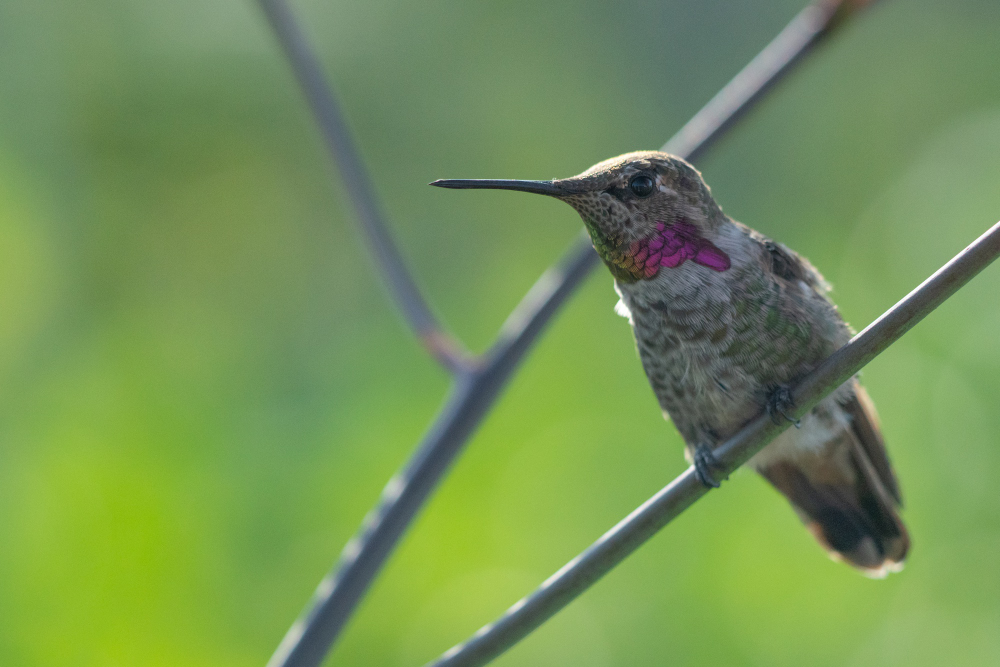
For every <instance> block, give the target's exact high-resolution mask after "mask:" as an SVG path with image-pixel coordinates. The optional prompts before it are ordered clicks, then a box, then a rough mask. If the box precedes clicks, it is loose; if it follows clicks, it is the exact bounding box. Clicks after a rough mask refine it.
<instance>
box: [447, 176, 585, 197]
mask: <svg viewBox="0 0 1000 667" xmlns="http://www.w3.org/2000/svg"><path fill="white" fill-rule="evenodd" d="M431 185H435V186H437V187H439V188H452V189H454V190H518V191H520V192H534V193H535V194H539V195H549V196H550V197H561V196H563V195H565V194H567V192H566V190H565V189H564V188H563V187H561V186H559V185H557V184H555V183H553V182H552V181H510V180H502V179H489V178H481V179H480V178H451V179H447V178H446V179H442V180H440V181H434V182H433V183H431Z"/></svg>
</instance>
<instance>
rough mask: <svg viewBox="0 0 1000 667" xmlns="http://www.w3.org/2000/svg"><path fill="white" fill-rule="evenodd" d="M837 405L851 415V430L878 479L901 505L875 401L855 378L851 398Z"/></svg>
mask: <svg viewBox="0 0 1000 667" xmlns="http://www.w3.org/2000/svg"><path fill="white" fill-rule="evenodd" d="M840 405H841V407H843V408H844V410H845V411H847V414H848V416H850V418H851V431H852V432H853V434H854V437H855V438H856V439H857V441H858V444H859V445H860V446H861V449H862V450H863V451H864V453H865V455H866V456H867V457H868V461H869V462H871V464H872V467H873V468H874V469H875V473H876V474H877V475H878V478H879V481H880V482H882V485H883V486H884V487H885V489H886V491H888V492H889V493H890V494H891V495H892V498H893V500H895V501H896V504H897V505H898V506H900V507H902V505H903V496H902V494H901V493H900V491H899V482H897V481H896V474H895V473H894V472H893V470H892V464H891V463H889V455H888V452H887V451H886V448H885V441H884V440H883V439H882V429H881V428H880V427H879V422H878V414H877V413H876V412H875V404H874V403H872V399H871V398H869V397H868V392H867V391H865V388H864V387H862V386H861V385H860V384H859V383H858V382H855V383H854V395H853V396H852V397H851V398H850V400H848V401H844V402H842V403H841V404H840Z"/></svg>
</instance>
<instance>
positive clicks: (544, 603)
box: [430, 222, 1000, 667]
mask: <svg viewBox="0 0 1000 667" xmlns="http://www.w3.org/2000/svg"><path fill="white" fill-rule="evenodd" d="M997 255H1000V222H998V223H997V224H995V225H993V227H991V228H990V229H989V230H988V231H987V232H986V233H985V234H983V235H982V236H980V237H979V238H978V239H976V241H975V242H973V243H972V245H970V246H969V247H967V248H966V249H965V250H963V251H962V252H960V253H959V254H958V255H956V256H955V258H954V259H952V260H951V261H950V262H948V263H947V264H945V265H944V266H943V267H942V268H941V269H939V270H938V271H937V272H936V273H935V274H934V275H932V276H931V277H930V278H928V279H927V280H925V281H924V282H923V283H922V284H921V285H920V286H919V287H917V288H916V289H915V290H913V291H912V292H910V293H909V294H908V295H907V296H906V297H905V298H904V299H903V300H902V301H900V302H899V303H897V304H896V305H895V306H893V307H892V308H890V309H889V310H888V311H886V313H885V314H883V315H882V316H881V317H880V318H878V319H877V320H875V321H874V322H872V323H871V324H870V325H868V327H867V328H866V329H865V330H864V331H862V332H861V333H859V334H858V335H857V336H855V337H854V338H853V339H851V341H850V342H849V343H847V345H845V346H844V347H842V348H840V349H839V350H837V351H836V352H834V353H833V354H832V355H831V356H830V357H829V358H827V359H826V361H824V362H823V363H821V364H820V365H819V366H818V367H817V368H816V369H815V370H813V371H812V372H811V373H810V374H809V375H808V376H807V377H806V378H805V379H804V380H803V381H802V382H800V383H799V384H798V385H797V386H796V387H795V388H794V389H793V390H792V397H793V400H794V402H795V405H796V406H797V407H796V409H795V410H794V413H793V414H792V415H790V416H792V417H802V416H804V415H805V414H806V413H807V412H809V410H811V409H812V408H813V407H814V406H815V405H816V404H817V403H819V402H820V401H821V400H822V399H823V398H825V397H826V396H827V394H829V393H830V392H832V391H833V390H834V389H836V388H837V387H839V386H840V385H841V384H843V383H844V382H846V381H847V380H849V379H850V378H851V377H852V376H853V375H854V374H856V373H857V372H858V371H859V370H861V368H862V367H864V366H865V365H866V364H867V363H868V362H870V361H871V360H872V359H874V358H875V357H876V356H878V355H879V354H881V353H882V352H883V351H884V350H885V349H886V348H888V347H889V346H890V345H892V344H893V343H894V342H896V341H897V340H899V339H900V338H901V337H902V336H903V334H905V333H906V332H907V331H909V330H910V329H911V328H912V327H913V326H914V325H915V324H916V323H917V322H919V321H920V320H922V319H923V318H924V317H925V316H926V315H927V314H928V313H930V312H931V311H932V310H934V309H935V308H937V307H938V306H940V305H941V304H942V303H943V302H944V301H945V299H947V298H948V297H950V296H951V295H953V294H954V293H955V292H957V291H958V290H959V288H961V287H962V286H963V285H965V284H966V283H967V282H969V281H970V280H972V278H973V277H974V276H975V275H976V274H977V273H979V272H980V271H982V270H983V269H985V268H986V267H987V266H988V265H989V264H990V263H991V262H992V261H993V260H995V259H996V258H997ZM788 426H789V422H788V421H784V420H782V422H781V423H780V424H775V423H774V421H772V420H771V418H770V417H768V416H767V415H766V414H760V415H758V416H757V417H756V418H755V419H753V420H752V421H750V422H749V423H748V424H747V425H746V426H744V427H743V429H741V430H740V431H739V432H738V433H737V434H736V435H734V436H733V437H732V438H730V439H728V440H727V441H726V442H724V443H723V444H722V445H721V446H720V447H719V448H718V449H716V450H715V455H716V457H717V458H718V459H719V462H720V464H721V465H720V468H721V469H722V470H723V473H724V474H729V473H731V472H733V471H734V470H736V469H737V468H738V467H740V466H741V465H743V464H744V463H746V462H747V461H748V460H749V459H750V458H751V457H752V456H753V455H754V454H756V453H757V452H759V451H760V450H761V449H762V448H763V447H764V445H766V444H767V443H768V442H770V441H771V440H773V439H774V438H775V437H776V436H777V435H778V434H779V433H781V432H782V431H784V430H785V429H787V428H788ZM708 491H709V489H708V487H706V486H704V485H703V484H702V483H701V482H699V481H698V478H697V477H696V475H695V472H694V467H693V466H692V467H690V468H688V469H687V470H686V471H685V472H684V473H682V474H681V475H680V476H679V477H678V478H677V479H675V480H674V481H673V482H671V483H670V484H669V485H668V486H666V487H665V488H663V489H662V490H661V491H660V492H659V493H657V494H656V495H655V496H653V497H652V498H650V499H649V500H647V501H646V502H645V503H643V504H642V505H641V506H640V507H639V508H638V509H636V510H635V511H634V512H632V513H631V514H629V515H628V516H627V517H625V518H624V519H622V521H621V522H619V523H618V525H616V526H615V527H614V528H612V529H611V530H609V531H608V532H606V533H605V534H604V535H602V536H601V538H600V539H599V540H597V541H596V542H594V543H593V544H592V545H591V546H590V547H589V548H588V549H587V550H586V551H584V552H583V553H581V554H580V555H579V556H577V557H576V558H574V559H573V560H571V561H570V562H569V563H567V564H566V565H565V566H564V567H563V568H562V569H561V570H559V571H558V572H556V573H555V574H554V575H552V576H551V577H549V578H548V579H547V580H546V581H545V582H544V583H542V585H541V586H539V587H538V589H536V590H535V592H533V593H532V594H531V595H529V596H528V597H526V598H523V599H522V600H521V601H519V602H517V603H516V604H515V605H514V606H513V607H511V608H510V609H508V610H507V613H506V614H504V615H503V616H502V617H501V618H500V619H499V620H497V621H496V622H495V623H493V624H491V625H487V626H486V627H484V628H482V629H481V630H479V632H477V633H476V634H475V635H474V636H473V637H472V638H471V639H469V640H468V641H467V642H466V643H464V644H460V645H458V646H456V647H455V648H453V649H451V650H450V651H448V652H447V653H445V654H444V655H443V656H441V658H440V659H438V660H437V661H436V662H433V663H430V664H431V665H433V667H478V666H479V665H485V664H486V663H488V662H489V661H491V660H492V659H493V658H496V657H497V656H499V655H500V654H501V653H503V652H504V651H506V650H507V649H508V648H510V647H511V646H513V645H514V644H516V643H517V642H519V641H520V640H521V639H523V638H524V637H526V636H527V635H528V634H529V633H531V632H532V631H533V630H534V629H536V628H537V627H539V626H540V625H541V624H542V623H544V622H545V621H546V620H548V619H549V618H551V617H552V616H553V615H555V614H556V612H558V611H559V610H560V609H562V608H563V607H565V606H566V605H567V604H569V603H570V602H571V601H572V600H573V599H575V598H576V597H577V596H578V595H580V594H581V593H583V592H584V591H585V590H587V589H588V588H590V587H591V586H592V585H594V584H595V583H596V582H597V581H598V580H599V579H600V578H601V577H603V576H604V575H605V574H607V573H608V572H609V571H610V570H611V569H612V568H614V567H615V566H616V565H618V564H619V563H621V562H622V561H623V560H625V558H626V557H627V556H629V555H630V554H631V553H632V552H633V551H635V550H636V549H638V548H639V547H640V546H641V545H642V544H643V543H644V542H646V540H648V539H650V538H651V537H652V536H653V535H655V534H656V533H657V532H658V531H659V530H660V529H661V528H663V527H664V526H665V525H666V524H668V523H669V522H670V521H671V520H673V519H674V518H676V517H677V516H678V515H679V514H680V513H681V512H683V511H684V510H685V509H687V508H688V507H690V506H691V505H693V504H694V502H695V501H696V500H698V499H699V498H701V497H702V496H704V495H705V494H706V493H708Z"/></svg>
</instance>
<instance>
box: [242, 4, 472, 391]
mask: <svg viewBox="0 0 1000 667" xmlns="http://www.w3.org/2000/svg"><path fill="white" fill-rule="evenodd" d="M259 1H260V6H261V8H263V10H264V14H265V16H267V20H268V21H269V22H270V24H271V28H272V30H274V33H275V35H277V37H278V41H279V42H280V43H281V46H282V48H283V49H284V51H285V55H286V56H287V57H288V61H289V62H290V63H291V66H292V69H293V70H294V72H295V77H296V78H297V79H298V81H299V85H300V86H301V87H302V91H303V93H305V96H306V99H307V100H308V102H309V106H310V108H311V109H312V112H313V115H314V116H315V117H316V122H317V124H318V125H319V127H320V130H321V131H322V133H323V139H324V140H325V141H326V147H327V149H328V150H329V151H330V155H331V157H332V158H333V161H334V163H335V164H336V165H338V166H339V168H340V176H341V178H342V179H343V181H344V189H345V190H346V191H347V194H348V196H349V197H350V198H351V202H352V203H353V204H354V211H355V213H357V216H358V221H359V222H360V224H361V230H362V231H363V232H364V235H365V239H366V240H367V242H368V247H369V249H370V250H371V253H372V255H373V256H374V258H375V264H376V269H377V270H378V272H379V273H381V274H382V277H383V278H384V279H385V281H386V282H387V283H388V286H389V291H390V292H391V293H392V296H393V298H395V300H396V303H397V305H398V306H399V308H400V310H401V311H403V317H404V318H405V319H406V321H407V323H408V324H409V325H410V328H412V329H413V331H414V333H416V334H417V337H418V338H419V339H420V341H421V342H422V343H423V345H424V347H425V348H427V351H428V352H430V353H431V355H433V356H434V358H435V359H437V360H438V361H439V362H440V363H441V364H443V365H444V366H445V367H446V368H448V369H449V370H451V371H452V373H462V372H466V371H467V370H468V369H469V366H470V364H469V355H468V353H467V352H466V351H465V348H464V347H463V346H462V345H461V343H459V342H458V341H457V340H456V339H455V338H453V337H452V336H451V335H450V334H448V333H447V332H446V331H445V330H444V328H443V327H442V326H441V323H440V322H438V320H437V318H436V317H435V316H434V313H432V312H431V309H430V306H428V305H427V301H426V300H425V299H424V297H423V295H422V294H421V293H420V289H419V288H418V287H417V284H416V281H414V279H413V276H412V275H410V272H409V271H408V270H407V268H406V263H405V262H404V261H403V256H402V255H401V254H400V252H399V249H398V248H397V247H396V244H395V243H394V242H393V240H392V236H391V235H390V234H389V226H388V224H387V223H386V220H385V216H384V215H383V214H382V210H381V207H380V206H379V203H378V198H377V197H376V196H375V191H374V187H373V186H372V182H371V178H369V176H368V173H367V171H366V170H365V166H364V162H363V161H362V159H361V156H360V155H359V154H358V149H357V147H356V146H355V145H354V141H353V139H352V138H351V132H350V130H349V129H348V128H347V122H346V121H345V120H344V115H343V113H342V112H341V110H340V106H339V105H338V104H337V100H336V98H335V97H334V93H333V89H332V88H331V87H330V86H329V85H328V84H327V82H326V78H325V77H324V75H323V70H322V67H321V66H320V63H319V59H318V58H317V57H316V55H315V54H314V53H313V52H312V50H311V49H310V48H309V44H308V42H306V38H305V35H304V34H303V33H302V30H301V28H300V27H299V25H298V23H297V22H296V21H295V17H294V16H293V15H292V12H291V10H290V9H289V7H288V5H287V4H286V2H285V0H259Z"/></svg>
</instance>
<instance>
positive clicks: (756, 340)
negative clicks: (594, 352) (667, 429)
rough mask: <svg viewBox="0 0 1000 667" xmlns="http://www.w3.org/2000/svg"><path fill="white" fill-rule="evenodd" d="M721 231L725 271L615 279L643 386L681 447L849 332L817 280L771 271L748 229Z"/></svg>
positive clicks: (693, 268)
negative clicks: (727, 263) (673, 427)
mask: <svg viewBox="0 0 1000 667" xmlns="http://www.w3.org/2000/svg"><path fill="white" fill-rule="evenodd" d="M728 232H729V233H728V234H727V235H725V236H724V238H722V239H720V240H719V245H720V247H722V248H723V250H725V251H726V252H727V254H729V256H730V257H732V258H733V262H732V267H731V268H730V269H729V270H728V271H725V272H718V271H713V270H711V269H709V268H706V267H704V266H699V265H697V264H694V263H691V262H689V263H686V264H683V265H681V266H679V267H677V268H675V269H669V270H663V271H661V272H660V273H659V274H658V275H657V276H656V278H655V279H653V280H645V281H639V282H637V283H632V284H617V283H616V289H617V290H618V292H619V294H620V295H621V297H622V306H623V307H624V309H626V310H627V313H628V316H629V321H630V323H631V324H632V329H633V332H634V335H635V341H636V346H637V348H638V352H639V357H640V359H641V361H642V365H643V368H644V370H645V371H646V375H647V377H648V378H649V382H650V385H651V386H652V388H653V391H654V393H655V394H656V397H657V399H658V401H659V403H660V406H661V408H662V409H663V410H664V411H665V412H666V413H668V414H669V416H670V418H671V420H672V421H673V422H674V424H675V425H676V426H677V428H678V430H679V431H680V433H681V435H682V436H683V437H684V439H685V440H686V441H687V442H688V443H689V444H698V443H701V442H706V441H707V442H713V441H718V440H720V439H723V438H725V437H728V436H729V435H731V434H732V433H734V432H735V431H736V430H738V429H739V427H740V426H742V425H743V424H744V423H745V422H746V421H747V420H748V419H750V418H751V417H753V416H754V415H756V414H757V413H758V412H760V410H761V408H762V406H763V405H764V404H765V402H766V399H767V396H768V394H769V393H770V392H771V391H773V389H774V388H775V387H777V386H778V385H784V384H789V383H792V382H794V381H795V380H797V379H798V378H799V377H801V376H802V375H804V374H805V373H806V372H808V371H809V370H811V369H812V368H813V367H815V366H816V364H818V363H819V362H820V361H821V360H822V359H824V358H825V357H826V356H828V355H829V354H830V353H831V352H833V350H835V349H836V348H837V347H840V346H841V345H843V344H844V343H845V342H846V341H847V340H848V338H849V336H850V330H849V329H848V327H847V325H846V324H845V323H844V322H843V320H842V319H841V317H840V315H839V314H838V313H837V310H836V308H835V307H834V306H833V304H832V303H831V302H830V301H829V300H828V299H827V298H826V297H825V295H824V294H822V293H821V292H820V291H818V290H817V289H816V287H815V286H816V285H819V284H822V277H821V276H819V275H818V274H816V275H815V278H816V280H812V281H809V282H807V281H804V280H801V279H793V278H794V276H791V275H781V274H780V273H775V272H774V271H773V270H772V268H773V262H772V261H771V258H770V255H769V253H768V250H767V248H766V247H765V246H764V245H763V244H762V243H761V242H760V241H759V239H758V238H757V237H758V235H756V234H755V233H754V232H752V231H751V230H749V229H748V228H746V227H743V226H742V225H735V224H733V225H732V228H731V229H729V230H728ZM804 266H806V267H808V268H809V270H811V271H815V270H814V269H812V268H811V267H810V266H808V264H807V263H804Z"/></svg>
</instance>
